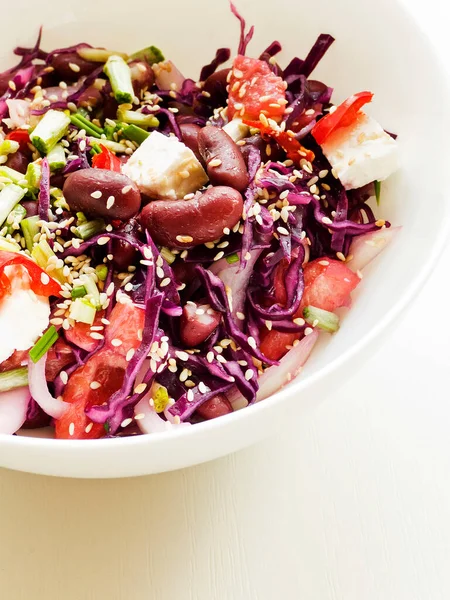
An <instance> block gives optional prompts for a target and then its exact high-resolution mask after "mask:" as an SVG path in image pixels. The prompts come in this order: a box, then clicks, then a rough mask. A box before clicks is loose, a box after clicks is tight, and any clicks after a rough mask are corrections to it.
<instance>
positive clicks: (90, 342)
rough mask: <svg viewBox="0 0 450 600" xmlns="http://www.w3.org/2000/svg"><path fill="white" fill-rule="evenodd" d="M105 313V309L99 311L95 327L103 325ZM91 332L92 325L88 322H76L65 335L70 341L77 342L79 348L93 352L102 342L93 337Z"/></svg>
mask: <svg viewBox="0 0 450 600" xmlns="http://www.w3.org/2000/svg"><path fill="white" fill-rule="evenodd" d="M104 314H105V312H104V311H100V312H97V314H96V315H95V319H94V323H93V324H92V326H93V327H101V326H102V318H103V316H104ZM94 331H95V330H94ZM91 333H92V330H91V325H88V324H87V323H75V325H74V326H73V327H71V328H70V329H68V330H67V331H66V332H65V336H66V338H67V339H68V340H69V342H71V343H72V344H75V346H78V348H81V349H82V350H86V351H87V352H92V351H93V350H95V349H96V348H97V346H98V345H99V344H100V340H95V339H94V338H92V337H91Z"/></svg>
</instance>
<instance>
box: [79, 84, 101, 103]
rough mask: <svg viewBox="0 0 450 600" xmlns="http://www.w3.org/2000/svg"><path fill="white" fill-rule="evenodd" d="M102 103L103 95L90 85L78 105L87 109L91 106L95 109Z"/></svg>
mask: <svg viewBox="0 0 450 600" xmlns="http://www.w3.org/2000/svg"><path fill="white" fill-rule="evenodd" d="M102 102H103V96H102V93H101V92H100V90H98V89H97V88H96V87H95V85H90V86H89V87H88V88H86V89H85V90H84V92H83V93H82V94H81V95H80V97H79V98H78V104H79V105H80V106H85V107H88V106H91V107H92V108H95V107H96V106H99V105H100V104H102Z"/></svg>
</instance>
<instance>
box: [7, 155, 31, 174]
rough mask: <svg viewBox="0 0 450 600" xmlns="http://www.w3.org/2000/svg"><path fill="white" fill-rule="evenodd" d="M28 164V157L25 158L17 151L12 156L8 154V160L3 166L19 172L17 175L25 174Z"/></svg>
mask: <svg viewBox="0 0 450 600" xmlns="http://www.w3.org/2000/svg"><path fill="white" fill-rule="evenodd" d="M29 162H30V158H29V156H27V155H26V154H25V153H24V152H22V151H21V150H17V152H14V154H10V155H9V156H8V160H7V161H6V163H5V165H6V166H7V167H10V168H11V169H15V170H16V171H19V173H26V172H27V168H28V163H29Z"/></svg>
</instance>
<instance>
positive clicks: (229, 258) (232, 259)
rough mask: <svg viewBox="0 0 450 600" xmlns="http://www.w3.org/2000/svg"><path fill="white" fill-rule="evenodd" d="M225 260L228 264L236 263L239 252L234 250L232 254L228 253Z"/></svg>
mask: <svg viewBox="0 0 450 600" xmlns="http://www.w3.org/2000/svg"><path fill="white" fill-rule="evenodd" d="M225 260H226V261H227V263H228V264H229V265H232V264H234V263H237V262H239V254H237V252H235V253H234V254H230V256H227V257H226V259H225Z"/></svg>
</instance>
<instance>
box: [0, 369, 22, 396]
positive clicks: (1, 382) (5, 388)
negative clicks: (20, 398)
mask: <svg viewBox="0 0 450 600" xmlns="http://www.w3.org/2000/svg"><path fill="white" fill-rule="evenodd" d="M26 385H28V367H20V368H19V369H12V370H11V371H5V372H4V373H0V392H9V390H14V389H16V388H20V387H25V386H26Z"/></svg>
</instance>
